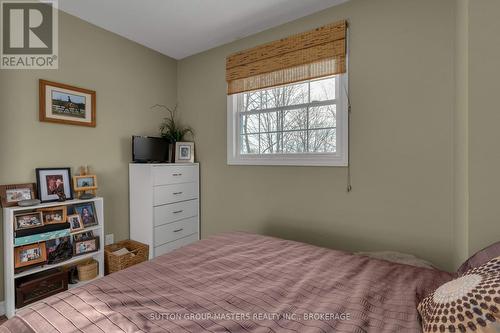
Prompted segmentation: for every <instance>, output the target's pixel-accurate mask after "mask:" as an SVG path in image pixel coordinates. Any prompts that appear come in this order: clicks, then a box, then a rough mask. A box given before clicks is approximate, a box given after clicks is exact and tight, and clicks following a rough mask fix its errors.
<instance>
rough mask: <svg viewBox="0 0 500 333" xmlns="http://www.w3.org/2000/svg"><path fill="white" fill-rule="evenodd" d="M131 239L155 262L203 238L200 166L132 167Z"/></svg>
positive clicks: (133, 164) (144, 165)
mask: <svg viewBox="0 0 500 333" xmlns="http://www.w3.org/2000/svg"><path fill="white" fill-rule="evenodd" d="M129 182H130V183H129V184H130V189H129V190H130V239H133V240H136V241H139V242H141V243H145V244H148V245H149V257H150V258H154V257H157V256H159V255H162V254H164V253H167V252H170V251H172V250H175V249H176V248H179V247H181V246H184V245H187V244H189V243H192V242H195V241H197V240H198V239H199V238H200V218H199V165H198V163H193V164H136V163H132V164H130V165H129Z"/></svg>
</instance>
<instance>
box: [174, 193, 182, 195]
mask: <svg viewBox="0 0 500 333" xmlns="http://www.w3.org/2000/svg"><path fill="white" fill-rule="evenodd" d="M179 194H182V192H174V195H179Z"/></svg>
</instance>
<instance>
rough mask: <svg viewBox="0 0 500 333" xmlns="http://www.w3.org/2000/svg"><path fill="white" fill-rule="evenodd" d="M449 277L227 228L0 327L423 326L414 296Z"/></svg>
mask: <svg viewBox="0 0 500 333" xmlns="http://www.w3.org/2000/svg"><path fill="white" fill-rule="evenodd" d="M451 278H452V276H451V275H450V274H449V273H446V272H441V271H437V270H431V269H426V268H417V267H412V266H407V265H402V264H395V263H390V262H386V261H382V260H377V259H371V258H368V257H361V256H355V255H351V254H348V253H344V252H339V251H333V250H329V249H325V248H320V247H315V246H311V245H307V244H303V243H297V242H293V241H287V240H282V239H277V238H272V237H265V236H259V235H253V234H246V233H230V234H223V235H219V236H215V237H211V238H208V239H205V240H202V241H199V242H197V243H195V244H192V245H189V246H186V247H183V248H181V249H179V250H177V251H174V252H171V253H169V254H166V255H163V256H161V257H158V258H156V259H154V260H151V261H149V262H146V263H143V264H140V265H136V266H134V267H131V268H129V269H126V270H124V271H120V272H117V273H114V274H111V275H108V276H106V277H104V278H102V279H99V280H96V281H95V282H92V283H90V284H87V285H85V286H83V287H80V288H75V289H72V290H69V291H67V292H64V293H60V294H58V295H55V296H52V297H50V298H47V299H45V300H43V301H42V302H39V303H36V304H33V305H31V306H29V307H27V308H26V309H23V310H22V311H20V312H19V313H18V315H17V316H16V317H14V318H12V319H10V320H8V321H7V322H6V323H5V324H4V325H2V326H0V332H1V333H5V332H15V333H51V332H63V333H70V332H88V333H94V332H101V333H102V332H105V333H114V332H376V333H383V332H405V333H409V332H421V326H420V323H419V320H418V316H417V310H416V307H417V303H418V301H419V300H420V299H422V298H423V297H424V296H425V295H426V293H427V292H428V291H430V290H431V289H433V288H435V287H437V286H438V285H440V284H442V283H444V282H445V281H448V280H450V279H451Z"/></svg>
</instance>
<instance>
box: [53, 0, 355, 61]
mask: <svg viewBox="0 0 500 333" xmlns="http://www.w3.org/2000/svg"><path fill="white" fill-rule="evenodd" d="M346 1H348V0H60V1H59V8H60V9H61V10H63V11H65V12H67V13H70V14H72V15H74V16H77V17H79V18H81V19H83V20H85V21H88V22H90V23H93V24H95V25H97V26H99V27H102V28H104V29H106V30H109V31H112V32H114V33H117V34H119V35H121V36H123V37H126V38H128V39H131V40H133V41H135V42H137V43H139V44H142V45H144V46H147V47H149V48H152V49H154V50H156V51H158V52H161V53H163V54H166V55H168V56H170V57H172V58H175V59H182V58H184V57H187V56H190V55H193V54H196V53H199V52H202V51H205V50H208V49H211V48H213V47H216V46H219V45H222V44H226V43H228V42H232V41H234V40H236V39H240V38H243V37H245V36H249V35H252V34H255V33H257V32H260V31H263V30H266V29H268V28H271V27H275V26H278V25H280V24H283V23H286V22H290V21H292V20H295V19H297V18H300V17H303V16H307V15H309V14H312V13H315V12H317V11H320V10H323V9H325V8H328V7H331V6H334V5H337V4H340V3H343V2H346Z"/></svg>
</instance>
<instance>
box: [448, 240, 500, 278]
mask: <svg viewBox="0 0 500 333" xmlns="http://www.w3.org/2000/svg"><path fill="white" fill-rule="evenodd" d="M498 256H500V242H496V243H494V244H491V245H490V246H488V247H485V248H484V249H482V250H480V251H477V252H476V253H474V254H473V255H472V256H471V257H470V258H469V259H467V260H466V261H465V262H464V263H463V264H462V265H461V266H460V267H459V268H458V270H457V273H458V274H459V275H462V274H465V272H467V271H468V270H469V269H472V268H474V267H478V266H481V265H482V264H484V263H485V262H487V261H488V260H490V259H492V258H495V257H498Z"/></svg>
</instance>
